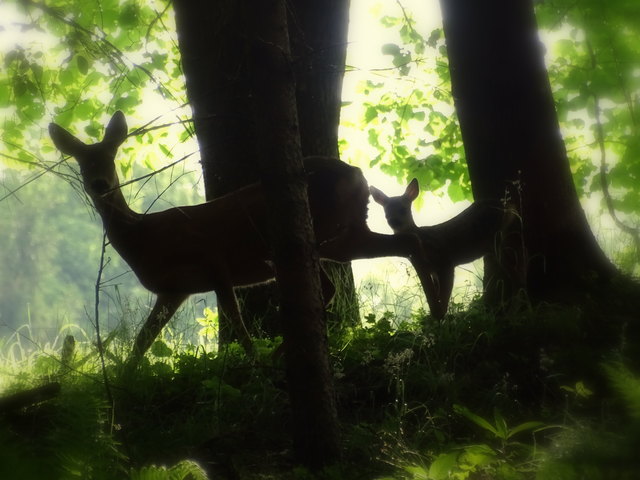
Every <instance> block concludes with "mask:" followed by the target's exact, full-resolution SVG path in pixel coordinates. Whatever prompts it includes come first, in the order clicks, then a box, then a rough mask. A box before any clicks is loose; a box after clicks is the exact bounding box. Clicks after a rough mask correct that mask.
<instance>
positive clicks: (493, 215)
mask: <svg viewBox="0 0 640 480" xmlns="http://www.w3.org/2000/svg"><path fill="white" fill-rule="evenodd" d="M370 190H371V196H372V197H373V199H374V200H375V201H376V202H377V203H379V204H380V205H382V207H383V208H384V213H385V217H386V219H387V223H388V224H389V226H390V227H391V229H392V230H393V231H394V233H395V234H407V233H414V234H417V235H418V236H419V237H420V240H421V242H422V247H423V249H424V250H425V252H426V255H427V257H428V258H429V261H430V263H431V264H432V266H433V268H434V269H435V283H436V290H437V293H436V298H435V299H431V301H430V302H429V306H430V307H431V312H432V313H433V314H434V315H435V316H436V317H438V318H441V317H444V315H445V314H446V312H447V310H448V308H449V300H450V297H451V290H452V289H453V280H454V269H455V267H456V266H457V265H461V264H464V263H469V262H471V261H473V260H476V259H477V258H480V257H483V256H484V255H488V254H492V253H495V252H496V251H497V249H498V242H500V241H501V236H502V233H503V232H504V231H505V230H506V228H507V227H508V226H509V224H510V223H511V221H512V220H513V218H514V213H513V210H512V209H511V208H505V207H504V206H503V204H502V203H501V202H498V201H495V202H494V201H477V202H475V203H473V204H472V205H471V206H470V207H468V208H467V209H465V210H463V211H462V212H461V213H459V214H458V215H456V216H455V217H453V218H452V219H450V220H447V221H446V222H444V223H441V224H438V225H433V226H427V227H418V226H417V225H416V224H415V222H414V220H413V215H412V213H411V204H412V202H413V201H414V200H415V199H416V198H417V197H418V193H419V192H420V188H419V185H418V180H417V179H415V178H414V179H413V180H411V182H409V185H407V187H406V189H405V191H404V193H403V194H402V195H399V196H397V197H388V196H387V195H385V194H384V193H383V192H382V191H380V190H379V189H377V188H376V187H374V186H371V187H370ZM434 306H435V307H436V311H435V312H434V311H433V308H434Z"/></svg>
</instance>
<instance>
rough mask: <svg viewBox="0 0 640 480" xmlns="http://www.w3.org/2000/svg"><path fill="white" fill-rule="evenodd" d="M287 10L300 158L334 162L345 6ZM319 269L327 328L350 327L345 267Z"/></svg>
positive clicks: (352, 302) (353, 303)
mask: <svg viewBox="0 0 640 480" xmlns="http://www.w3.org/2000/svg"><path fill="white" fill-rule="evenodd" d="M288 5H289V11H288V23H289V28H288V31H289V36H290V41H291V50H292V56H293V68H294V72H295V79H296V103H297V106H298V120H299V123H300V142H301V146H302V155H303V157H309V156H313V155H322V156H328V157H335V158H339V157H340V152H339V151H338V127H339V125H340V110H341V109H342V80H343V78H344V69H345V61H346V58H347V39H348V33H349V6H350V2H349V0H327V1H324V2H309V1H307V0H295V1H293V2H291V3H289V4H288ZM323 268H324V269H325V270H326V271H327V273H328V275H329V277H330V278H331V279H332V281H333V283H334V286H335V288H336V294H335V296H334V302H333V305H332V308H331V309H330V311H329V315H328V320H329V323H330V324H331V325H354V324H356V323H357V322H358V321H359V320H360V314H359V311H358V297H357V295H356V288H355V282H354V279H353V270H352V269H351V265H350V264H337V263H333V262H323Z"/></svg>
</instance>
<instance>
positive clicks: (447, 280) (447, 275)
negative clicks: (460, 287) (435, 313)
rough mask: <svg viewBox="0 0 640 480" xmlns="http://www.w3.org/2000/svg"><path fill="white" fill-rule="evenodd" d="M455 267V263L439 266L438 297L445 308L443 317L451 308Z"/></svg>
mask: <svg viewBox="0 0 640 480" xmlns="http://www.w3.org/2000/svg"><path fill="white" fill-rule="evenodd" d="M454 269H455V267H454V266H453V265H446V266H444V267H441V268H438V279H439V284H438V286H439V287H440V291H439V293H438V298H439V300H440V304H441V306H442V308H443V311H442V316H443V317H444V314H445V313H447V310H448V309H449V300H450V299H451V291H452V290H453V280H454Z"/></svg>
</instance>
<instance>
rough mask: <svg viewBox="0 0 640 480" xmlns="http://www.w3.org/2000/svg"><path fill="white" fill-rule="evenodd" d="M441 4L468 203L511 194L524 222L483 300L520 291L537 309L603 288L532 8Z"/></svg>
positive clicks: (455, 0) (526, 3)
mask: <svg viewBox="0 0 640 480" xmlns="http://www.w3.org/2000/svg"><path fill="white" fill-rule="evenodd" d="M440 3H441V7H442V13H443V22H444V31H445V37H446V42H447V50H448V54H449V63H450V72H451V83H452V89H453V96H454V100H455V105H456V110H457V113H458V117H459V119H460V127H461V130H462V137H463V140H464V145H465V151H466V156H467V163H468V166H469V174H470V178H471V182H472V186H473V193H474V196H475V198H476V200H487V199H489V200H492V199H500V198H502V197H504V196H505V193H506V192H509V194H510V196H511V201H512V202H514V203H515V205H516V206H517V207H518V209H519V213H520V222H516V223H518V224H519V225H518V228H517V231H516V232H513V234H512V235H511V236H510V241H507V242H506V243H505V245H504V246H503V248H502V252H501V254H502V262H501V264H500V265H498V264H497V263H495V262H492V261H489V260H485V286H486V288H487V298H489V299H490V300H491V302H492V303H496V302H499V301H500V300H502V299H503V298H504V297H507V298H509V297H511V296H513V295H515V294H516V293H517V292H518V291H519V290H520V289H522V288H526V289H527V291H528V293H529V295H530V296H531V297H532V298H534V299H540V300H564V299H567V296H568V295H572V294H577V293H579V292H580V291H581V290H582V289H583V288H585V287H586V286H587V284H588V283H589V282H590V280H592V279H593V278H594V277H596V278H600V279H604V280H606V279H608V278H609V277H610V276H611V275H612V274H613V272H614V268H613V266H612V264H611V263H610V262H609V260H608V259H607V258H606V257H605V255H604V254H603V252H602V250H601V249H600V247H599V246H598V244H597V242H596V240H595V238H594V236H593V234H592V232H591V229H590V227H589V225H588V223H587V220H586V216H585V214H584V211H583V210H582V208H581V206H580V203H579V200H578V197H577V194H576V190H575V187H574V184H573V180H572V177H571V171H570V168H569V162H568V159H567V154H566V151H565V147H564V143H563V140H562V136H561V133H560V128H559V124H558V120H557V115H556V112H555V106H554V102H553V97H552V93H551V88H550V84H549V80H548V76H547V72H546V68H545V65H544V58H543V47H542V45H541V43H540V41H539V39H538V33H537V25H536V21H535V13H534V8H533V3H532V1H531V0H519V1H513V0H488V1H486V2H477V1H475V0H441V2H440ZM505 269H506V270H505ZM505 273H506V274H505Z"/></svg>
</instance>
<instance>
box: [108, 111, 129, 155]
mask: <svg viewBox="0 0 640 480" xmlns="http://www.w3.org/2000/svg"><path fill="white" fill-rule="evenodd" d="M127 130H128V128H127V120H126V119H125V118H124V113H122V112H121V111H120V110H118V111H117V112H116V113H114V114H113V116H112V117H111V120H109V124H108V125H107V128H106V129H105V131H104V139H103V140H102V141H103V142H105V143H111V144H113V145H115V146H116V147H119V146H120V145H121V144H122V142H124V141H125V140H126V139H127Z"/></svg>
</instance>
